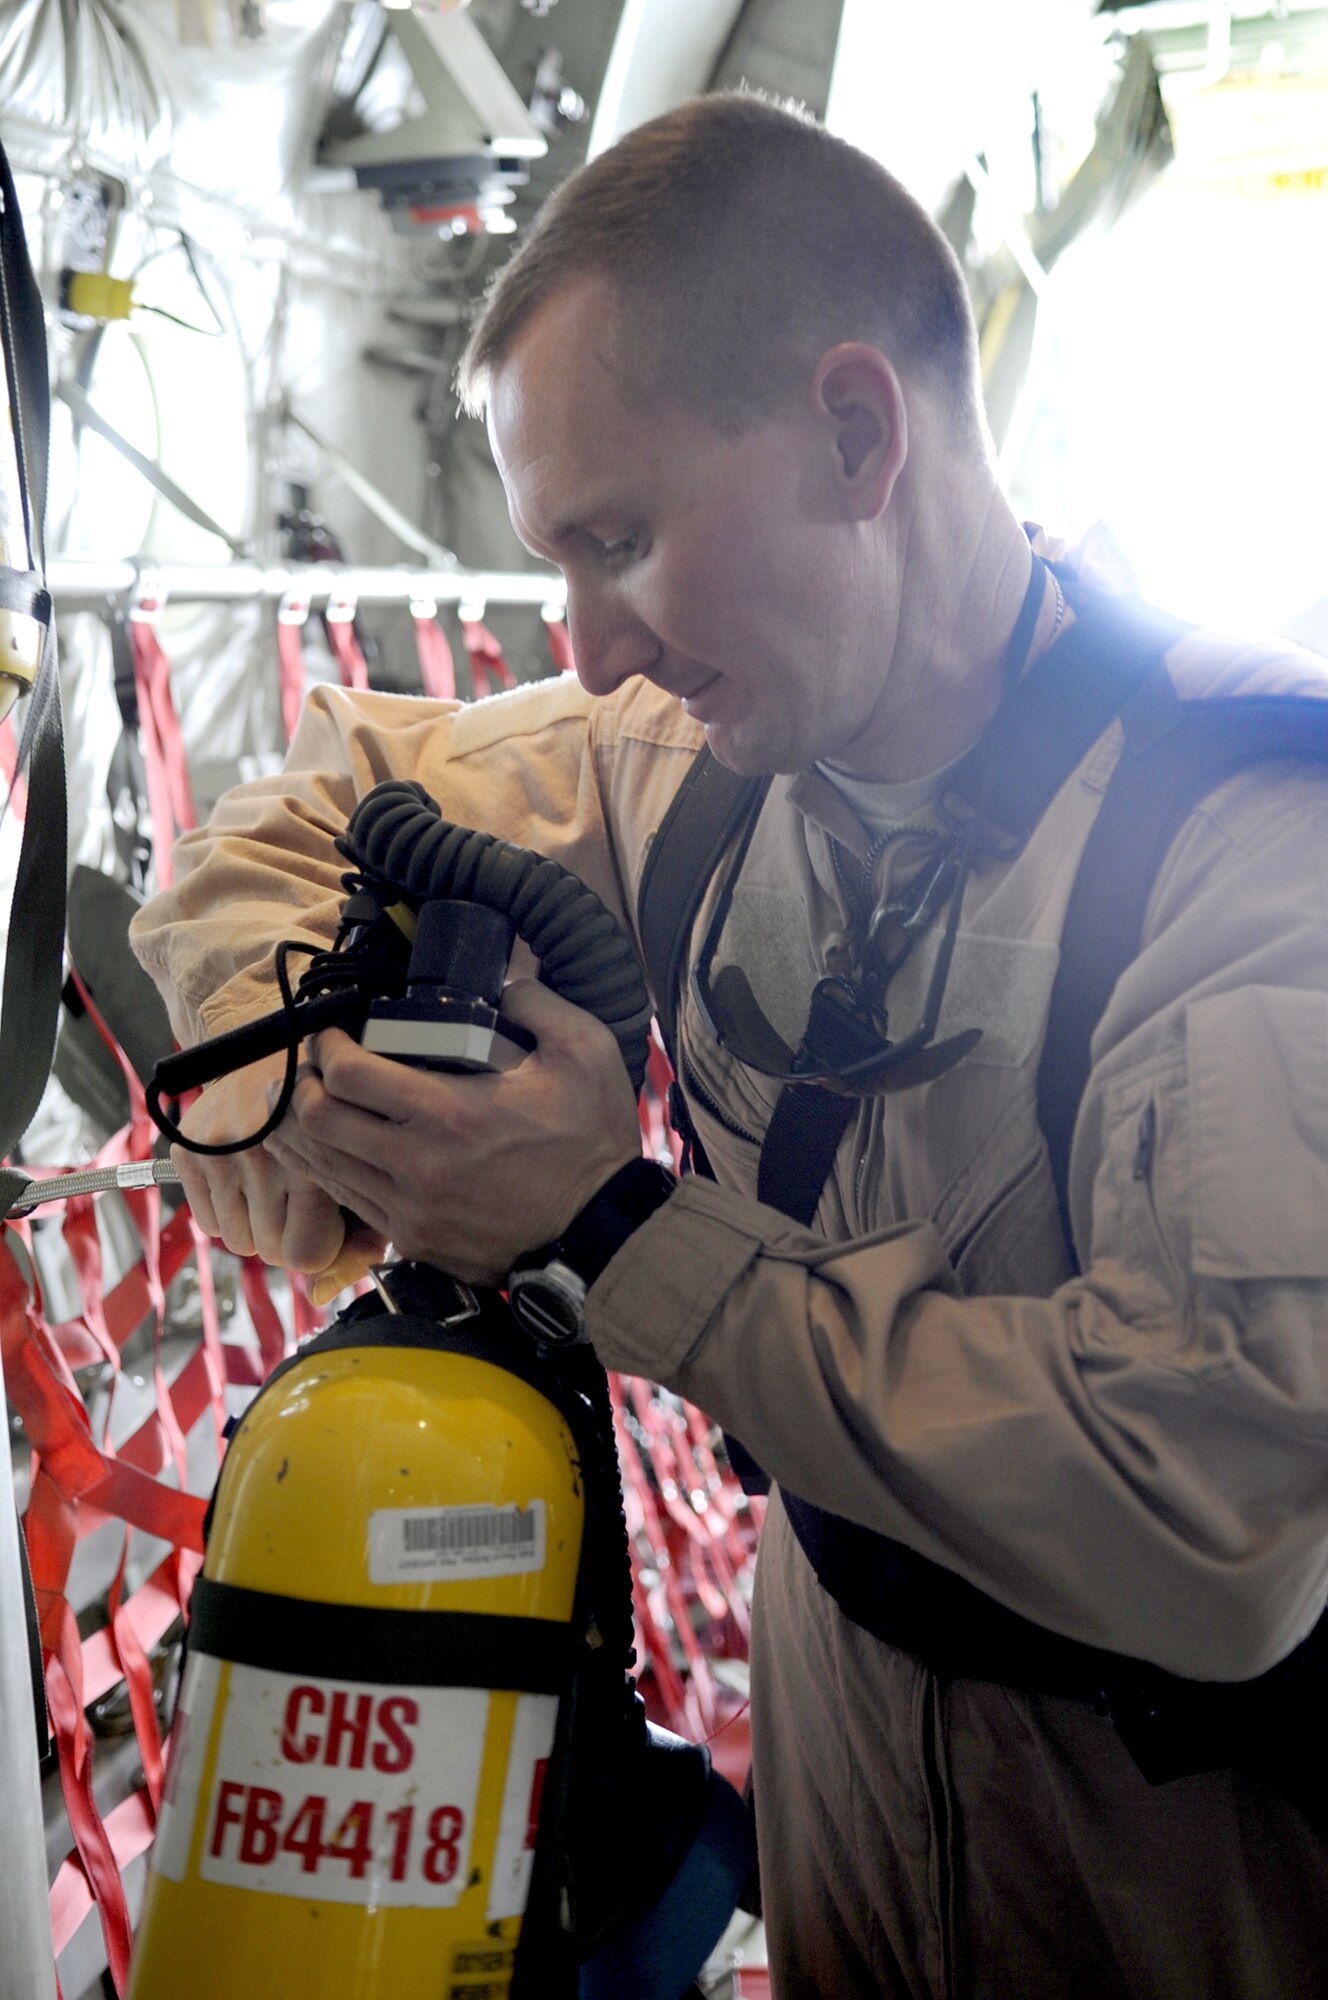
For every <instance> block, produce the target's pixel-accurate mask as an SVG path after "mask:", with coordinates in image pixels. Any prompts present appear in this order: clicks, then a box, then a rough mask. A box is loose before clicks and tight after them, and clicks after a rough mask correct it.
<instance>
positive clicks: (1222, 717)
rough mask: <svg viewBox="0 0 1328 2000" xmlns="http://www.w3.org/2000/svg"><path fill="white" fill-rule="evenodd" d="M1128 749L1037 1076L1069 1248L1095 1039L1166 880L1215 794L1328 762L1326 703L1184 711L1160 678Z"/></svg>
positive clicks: (1079, 895)
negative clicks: (1179, 840) (1268, 774)
mask: <svg viewBox="0 0 1328 2000" xmlns="http://www.w3.org/2000/svg"><path fill="white" fill-rule="evenodd" d="M1125 725H1126V736H1125V748H1124V750H1123V751H1122V753H1121V757H1120V761H1119V763H1118V764H1117V766H1116V769H1115V771H1114V772H1113V774H1112V777H1111V781H1110V783H1109V784H1108V786H1107V790H1106V793H1105V795H1104V797H1103V801H1102V805H1101V808H1100V810H1099V812H1098V816H1097V819H1096V820H1095V821H1094V824H1093V829H1092V832H1091V833H1090V835H1089V837H1088V842H1087V845H1086V846H1085V848H1084V852H1083V856H1082V858H1081V860H1080V863H1079V869H1078V873H1077V874H1076V876H1075V883H1074V888H1073V891H1072V892H1071V896H1070V903H1069V907H1068V909H1067V911H1066V916H1065V926H1064V929H1063V931H1062V933H1061V960H1060V967H1059V970H1058V972H1057V975H1056V983H1055V985H1054V987H1053V989H1052V996H1051V1006H1050V1010H1049V1012H1048V1017H1047V1034H1046V1040H1045V1042H1044V1043H1043V1048H1042V1058H1041V1062H1040V1064H1039V1068H1038V1123H1039V1124H1040V1125H1041V1127H1042V1131H1043V1135H1044V1137H1045V1138H1046V1142H1047V1151H1048V1154H1049V1157H1050V1161H1051V1170H1052V1176H1053V1178H1054V1180H1055V1184H1056V1197H1057V1200H1058V1202H1059V1204H1060V1211H1061V1221H1062V1224H1063V1226H1064V1231H1065V1240H1066V1243H1067V1244H1069V1245H1070V1247H1071V1254H1072V1255H1073V1254H1074V1238H1073V1235H1072V1233H1071V1229H1070V1213H1069V1193H1068V1181H1069V1169H1070V1144H1071V1140H1072V1138H1073V1135H1074V1125H1075V1119H1076V1117H1077V1115H1078V1111H1079V1103H1080V1099H1081V1098H1082V1096H1083V1093H1084V1088H1085V1086H1086V1084H1087V1082H1088V1073H1089V1068H1090V1065H1091V1055H1090V1050H1091V1043H1092V1037H1093V1031H1094V1029H1095V1028H1096V1027H1097V1024H1098V1022H1099V1021H1100V1020H1101V1018H1102V1016H1103V1014H1104V1013H1105V1011H1106V1007H1107V1003H1108V1001H1109V1000H1110V999H1111V995H1112V991H1113V989H1114V987H1115V985H1116V982H1117V980H1118V979H1119V978H1120V975H1121V973H1122V972H1123V971H1124V970H1125V968H1126V967H1127V966H1128V965H1129V963H1130V961H1131V960H1132V959H1133V958H1134V957H1135V955H1136V954H1137V952H1138V950H1139V945H1140V940H1141V938H1142V935H1143V921H1144V913H1145V911H1146V909H1147V906H1148V899H1149V896H1150V894H1151V893H1152V889H1153V884H1154V882H1155V880H1156V878H1157V873H1158V870H1159V869H1160V867H1161V866H1162V863H1163V861H1164V860H1165V858H1166V855H1167V851H1168V849H1169V848H1170V846H1171V844H1172V842H1173V840H1174V839H1175V838H1176V835H1177V834H1178V833H1179V831H1180V828H1181V826H1182V824H1183V823H1184V821H1185V819H1186V818H1187V817H1188V815H1189V814H1190V813H1191V812H1192V811H1193V810H1194V808H1195V807H1196V806H1197V805H1198V803H1199V801H1200V800H1201V799H1203V798H1204V797H1205V796H1206V795H1207V793H1209V792H1211V791H1212V790H1213V789H1214V788H1215V787H1216V786H1217V785H1220V784H1221V783H1222V782H1223V780H1224V779H1226V778H1229V777H1231V776H1233V775H1234V774H1235V773H1236V772H1237V771H1239V770H1242V769H1244V768H1245V767H1246V766H1247V765H1250V764H1255V763H1261V762H1263V761H1265V760H1267V759H1269V758H1322V759H1323V760H1324V761H1325V762H1328V701H1325V700H1322V699H1320V698H1318V697H1316V696H1313V695H1303V696H1302V695H1235V696H1231V697H1227V698H1223V699H1213V700H1198V701H1193V702H1182V701H1180V700H1178V699H1177V697H1176V696H1175V694H1174V692H1173V691H1172V689H1171V684H1170V682H1169V681H1165V682H1164V681H1163V679H1162V677H1160V676H1159V677H1158V679H1157V680H1156V681H1154V682H1151V683H1150V684H1149V685H1148V687H1146V688H1145V689H1144V690H1142V691H1141V695H1140V697H1139V699H1137V700H1136V701H1135V702H1134V703H1132V704H1131V705H1130V707H1129V708H1127V710H1126V712H1125Z"/></svg>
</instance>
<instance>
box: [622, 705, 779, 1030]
mask: <svg viewBox="0 0 1328 2000" xmlns="http://www.w3.org/2000/svg"><path fill="white" fill-rule="evenodd" d="M769 788H770V780H769V778H740V777H739V776H738V775H737V773H736V772H734V771H730V770H728V769H727V767H726V766H725V765H723V764H720V763H717V762H716V760H715V759H714V758H713V757H712V756H711V754H710V751H709V749H708V748H707V747H706V745H704V744H703V745H702V746H701V748H700V750H698V751H697V753H696V756H695V757H694V758H693V760H692V764H691V768H690V769H689V770H688V773H687V776H686V777H685V778H684V779H683V781H682V783H681V784H680V785H679V787H678V789H677V791H676V792H675V793H674V795H673V798H672V800H671V802H670V804H669V809H668V811H667V812H666V813H665V815H664V817H663V819H662V820H661V821H660V824H659V831H658V832H657V833H656V835H655V838H654V839H653V841H652V842H651V843H650V851H649V853H648V854H647V855H646V864H645V867H644V869H643V870H642V872H641V888H640V891H639V893H638V896H637V904H636V911H637V931H638V934H639V936H640V940H641V959H642V963H643V965H644V968H645V975H646V985H647V986H648V987H649V988H650V994H651V998H652V999H653V1000H654V1002H655V1006H656V1009H657V1010H658V1014H659V1024H660V1030H661V1032H662V1034H663V1036H664V1040H665V1045H666V1046H667V1048H668V1050H669V1053H670V1055H672V1053H673V1041H674V1034H675V1027H676V1021H677V1005H678V994H679V991H680V989H681V984H682V962H683V960H684V958H685V957H686V953H687V946H688V943H689V941H690V939H691V932H692V923H693V920H694V919H695V916H696V913H697V911H698V910H699V909H700V907H701V902H702V899H703V898H704V896H705V892H706V890H707V889H708V888H709V886H710V878H711V876H712V875H713V874H714V872H715V870H716V868H717V867H718V866H719V861H720V857H721V855H722V854H723V852H724V849H725V848H726V847H727V846H728V843H729V840H730V838H731V836H732V834H733V831H734V829H735V827H737V826H738V825H739V824H740V822H741V821H742V820H743V819H745V818H746V816H747V814H748V813H749V812H754V811H755V810H756V808H757V806H758V805H759V803H760V801H761V800H762V799H764V797H765V795H766V792H767V791H768V790H769Z"/></svg>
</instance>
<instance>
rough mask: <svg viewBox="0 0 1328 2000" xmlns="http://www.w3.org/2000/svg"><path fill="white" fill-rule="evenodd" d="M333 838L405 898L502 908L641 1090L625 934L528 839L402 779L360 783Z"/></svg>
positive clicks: (638, 990) (631, 963)
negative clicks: (596, 1023)
mask: <svg viewBox="0 0 1328 2000" xmlns="http://www.w3.org/2000/svg"><path fill="white" fill-rule="evenodd" d="M337 845H338V847H339V848H340V849H341V851H342V853H343V854H345V855H347V856H348V857H349V858H350V859H351V860H352V861H354V862H355V864H356V865H357V866H358V867H360V868H362V869H363V870H364V872H365V873H366V874H367V875H372V876H376V877H378V878H379V879H380V880H381V881H384V882H386V883H388V884H389V885H390V886H391V887H392V888H394V889H397V890H399V891H400V892H401V894H402V895H404V896H409V897H410V898H411V900H412V902H416V903H425V902H431V901H435V900H445V901H458V900H460V901H466V902H472V903H483V904H484V905H485V906H486V907H487V908H489V909H491V910H501V911H502V912H503V914H504V915H505V916H508V917H510V918H511V920H512V922H513V923H514V924H515V925H516V928H517V933H518V935H519V936H520V937H522V938H524V939H525V941H526V943H527V944H528V945H529V946H530V948H531V950H532V951H533V952H534V954H535V956H536V957H537V958H538V960H539V965H540V978H541V979H542V980H543V981H544V983H545V985H546V986H550V987H552V989H553V991H554V992H555V993H557V994H560V995H561V997H562V998H563V999H564V1000H570V1001H571V1002H572V1004H573V1005H574V1006H577V1007H584V1008H585V1009H586V1010H587V1012H588V1013H591V1014H594V1015H596V1016H597V1017H598V1018H599V1019H600V1020H601V1021H603V1023H604V1025H605V1027H607V1028H609V1029H610V1030H611V1031H612V1033H613V1035H614V1036H615V1038H616V1040H617V1043H618V1047H619V1048H620V1049H621V1050H622V1058H623V1061H624V1063H625V1064H626V1065H627V1073H628V1075H629V1076H630V1077H631V1079H632V1089H633V1090H636V1091H639V1090H640V1088H641V1085H642V1083H643V1082H644V1080H645V1073H646V1053H647V1049H648V1047H649V1032H650V1017H651V1013H652V1011H653V1010H652V1008H651V1005H650V996H649V994H648V993H647V992H646V988H645V981H644V980H643V978H642V976H641V968H640V965H639V963H638V961H637V957H636V953H635V951H634V950H633V948H632V944H631V941H630V940H629V939H628V938H627V936H626V935H625V933H624V932H623V930H622V928H621V926H620V925H619V924H618V923H617V921H616V920H615V918H614V917H613V915H612V913H611V912H610V911H609V910H607V909H606V908H605V906H604V904H603V903H602V902H601V901H600V899H599V897H598V896H597V895H596V894H595V892H594V890H593V889H587V887H586V886H585V884H584V882H579V881H578V880H577V878H576V876H575V875H573V874H570V873H569V871H568V870H567V869H566V868H563V867H562V866H561V865H560V864H559V863H558V862H556V861H549V860H547V859H546V858H545V857H544V856H543V855H541V854H536V853H534V852H533V851H532V850H531V849H530V848H528V847H517V846H515V845H514V844H513V843H512V842H511V841H510V840H500V839H499V838H498V837H497V835H495V834H491V833H476V832H474V831H473V830H471V829H470V828H468V827H464V826H456V825H454V824H453V822H452V821H451V820H447V819H444V818H443V816H442V814H441V812H440V811H439V808H438V805H437V802H436V801H435V800H434V799H431V798H430V796H429V794H428V793H427V792H426V791H425V789H424V787H423V785H419V784H416V783H415V782H414V781H413V780H409V779H404V778H388V779H386V780H385V781H384V782H383V783H382V784H381V785H375V786H374V788H373V790H372V791H371V792H366V794H365V796H364V797H363V798H362V799H361V800H360V803H359V804H358V805H357V806H356V808H355V810H354V812H353V813H352V814H351V817H350V824H349V825H348V826H347V828H346V831H345V833H344V834H343V835H342V836H341V838H340V839H339V840H338V842H337Z"/></svg>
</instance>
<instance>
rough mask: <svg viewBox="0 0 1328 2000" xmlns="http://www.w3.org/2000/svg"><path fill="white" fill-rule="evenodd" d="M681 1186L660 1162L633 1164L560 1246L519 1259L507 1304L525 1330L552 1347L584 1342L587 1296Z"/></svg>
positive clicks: (608, 1184)
mask: <svg viewBox="0 0 1328 2000" xmlns="http://www.w3.org/2000/svg"><path fill="white" fill-rule="evenodd" d="M677 1185H678V1177H677V1175H676V1174H672V1173H670V1172H669V1170H668V1168H667V1167H662V1166H661V1165H660V1164H659V1162H658V1160H629V1161H628V1163H627V1165H626V1166H625V1167H619V1169H618V1171H617V1173H616V1174H614V1175H612V1176H611V1178H610V1179H609V1180H607V1181H605V1183H604V1185H603V1187H602V1188H601V1189H600V1190H599V1193H598V1194H594V1195H592V1196H591V1198H590V1200H589V1201H588V1202H587V1203H586V1205H585V1207H584V1208H583V1209H580V1210H579V1211H578V1213H577V1214H576V1215H574V1216H573V1217H572V1220H571V1221H570V1222H569V1223H568V1225H567V1227H566V1229H564V1231H563V1233H562V1235H561V1236H560V1237H559V1238H558V1240H557V1242H556V1243H546V1244H544V1245H543V1246H542V1247H541V1248H540V1249H538V1250H530V1251H527V1253H526V1255H525V1256H524V1257H520V1258H518V1259H517V1262H516V1264H515V1265H514V1267H513V1269H512V1273H511V1276H510V1277H509V1278H508V1280H507V1298H508V1303H509V1304H510V1306H511V1308H512V1311H513V1312H514V1313H515V1314H516V1316H517V1318H518V1319H519V1320H520V1321H521V1324H522V1325H523V1326H524V1327H526V1328H527V1329H528V1330H529V1331H530V1332H531V1333H533V1334H534V1335H535V1336H536V1337H537V1338H538V1339H539V1340H542V1341H545V1342H547V1343H548V1344H549V1345H551V1346H559V1347H565V1346H567V1345H569V1344H570V1343H571V1342H573V1341H577V1340H584V1339H585V1337H586V1293H587V1292H588V1291H589V1290H590V1287H591V1286H592V1285H593V1284H594V1282H595V1280H596V1278H598V1276H599V1275H600V1272H601V1271H603V1270H605V1269H607V1267H608V1265H609V1263H610V1262H611V1261H612V1259H613V1258H614V1257H615V1256H616V1255H617V1253H618V1251H619V1250H621V1248H622V1246H623V1244H624V1243H625V1242H626V1241H627V1239H628V1237H629V1236H631V1235H632V1234H633V1232H634V1231H635V1230H637V1229H639V1228H640V1227H641V1224H642V1223H643V1222H645V1221H646V1220H647V1219H648V1218H649V1217H650V1216H652V1215H653V1214H654V1213H655V1210H656V1209H657V1208H662V1207H663V1205H664V1203H665V1202H666V1201H667V1200H668V1198H669V1196H670V1195H671V1194H672V1193H673V1190H674V1189H675V1188H676V1187H677Z"/></svg>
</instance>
